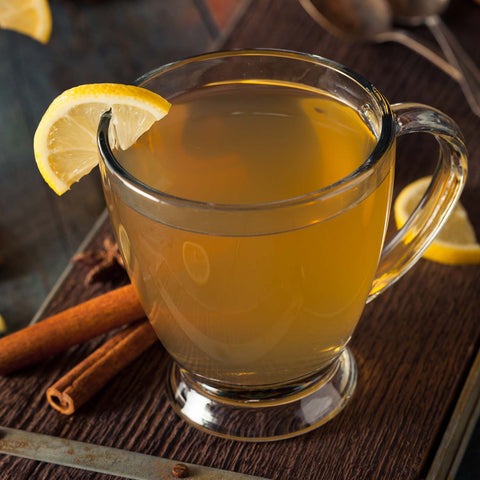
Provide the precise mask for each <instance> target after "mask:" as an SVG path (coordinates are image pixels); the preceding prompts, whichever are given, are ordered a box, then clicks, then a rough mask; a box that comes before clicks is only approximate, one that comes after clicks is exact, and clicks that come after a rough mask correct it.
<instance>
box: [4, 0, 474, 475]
mask: <svg viewBox="0 0 480 480" xmlns="http://www.w3.org/2000/svg"><path fill="white" fill-rule="evenodd" d="M458 8H459V9H460V11H461V12H462V15H457V16H455V17H454V18H455V22H456V23H452V28H454V31H455V33H456V32H457V31H458V32H460V30H462V29H467V27H468V28H470V30H469V31H470V35H466V34H465V32H463V34H462V35H463V36H462V38H463V39H464V41H465V40H466V41H468V43H469V50H470V52H471V54H472V55H473V56H474V58H475V60H476V61H480V52H479V51H478V47H477V46H475V45H473V43H472V39H473V38H475V35H476V30H475V29H473V30H472V28H471V25H472V24H473V23H472V22H473V21H475V22H478V21H479V20H480V17H479V15H480V9H478V7H476V6H474V5H473V4H472V3H467V2H465V3H464V4H461V5H459V7H458ZM472 19H473V20H472ZM267 22H268V24H267ZM269 25H270V28H268V26H269ZM258 45H262V46H267V47H277V48H290V49H296V50H304V51H311V52H315V53H322V54H323V55H325V56H329V57H332V58H335V59H336V60H338V61H340V62H342V63H345V64H347V65H348V66H350V67H352V68H354V69H356V70H358V71H359V72H361V73H363V74H364V75H366V76H367V78H370V79H371V80H373V81H374V83H376V84H378V87H379V88H380V89H381V90H382V91H383V92H384V93H385V94H386V95H387V96H388V97H389V98H390V99H392V101H400V100H419V101H423V102H425V103H432V104H434V105H436V106H438V107H439V108H441V109H443V110H444V111H447V113H450V114H451V115H452V116H453V117H454V118H455V119H456V120H457V122H458V123H459V124H460V126H461V127H462V129H463V131H464V134H465V138H466V141H467V145H468V147H469V149H470V151H471V161H470V165H471V168H470V177H469V180H468V185H467V190H466V193H465V195H464V203H465V204H466V205H467V207H468V208H469V212H470V214H471V218H472V221H473V222H474V224H475V226H476V228H477V229H478V227H479V226H480V211H479V205H480V202H479V195H480V188H479V186H480V168H479V163H478V155H479V151H480V145H479V143H480V138H479V137H478V135H477V133H476V132H477V130H478V125H479V123H478V118H476V117H474V116H473V114H471V113H470V112H469V110H468V107H466V105H465V103H464V100H463V98H462V95H461V92H460V91H459V89H458V86H457V85H456V84H455V83H454V82H453V81H450V80H449V79H448V78H447V77H445V76H443V74H441V73H440V72H438V71H437V70H436V69H435V68H434V67H432V66H430V65H429V64H427V63H426V62H425V61H424V60H423V59H420V58H418V57H417V56H416V55H414V54H412V53H411V52H409V51H407V50H405V49H404V47H401V46H398V45H381V46H379V45H365V46H352V45H349V44H346V43H344V42H343V41H340V40H337V39H335V38H333V37H331V36H330V35H329V34H326V33H325V32H323V31H322V30H321V29H320V28H319V27H318V26H317V25H316V24H315V23H314V22H313V21H312V20H311V19H310V18H309V17H308V16H307V15H306V14H305V12H303V10H302V9H301V7H300V6H299V5H298V4H297V2H296V1H295V0H282V2H275V1H273V0H271V1H268V0H258V1H256V2H254V3H252V5H251V7H250V9H249V11H248V12H247V15H246V16H245V17H244V18H243V20H242V21H241V22H240V23H239V24H238V25H237V27H236V29H235V30H234V32H233V34H232V36H231V39H230V40H229V42H228V44H227V46H229V47H245V46H258ZM393 60H394V61H393ZM412 97H414V98H412ZM402 144H403V145H402V151H401V152H400V153H399V157H402V156H406V157H410V164H409V168H408V169H407V167H405V166H401V165H402V164H403V165H406V162H405V161H404V160H399V168H398V172H397V181H398V183H399V186H398V187H397V189H398V188H400V186H402V185H403V184H405V183H406V182H407V181H408V180H409V179H410V178H413V176H415V175H417V174H420V173H421V172H423V171H426V169H427V167H428V166H429V165H428V164H429V163H431V161H430V160H429V149H430V147H431V145H430V142H428V141H427V142H425V143H424V142H421V141H419V140H415V139H412V140H411V141H408V142H406V141H405V142H402ZM107 234H110V232H109V226H108V224H106V225H105V227H104V230H102V232H101V234H100V235H99V236H97V237H96V238H95V239H94V241H93V243H92V247H93V248H95V247H98V246H99V245H101V239H102V236H103V235H107ZM84 275H85V271H84V270H83V271H82V269H81V267H78V266H77V267H75V268H74V269H73V271H72V273H71V276H70V277H69V278H67V280H66V282H65V285H64V288H62V289H61V290H60V291H59V292H58V295H57V296H56V298H55V299H54V300H53V301H52V303H51V304H50V306H49V309H48V310H47V311H46V314H47V313H53V312H55V311H58V310H60V309H63V308H65V307H66V306H68V305H71V304H73V303H76V302H77V301H79V300H81V299H85V298H88V297H89V296H92V295H95V294H98V293H100V292H101V291H104V290H105V289H106V288H107V289H108V288H111V286H112V285H102V284H99V285H94V286H92V287H91V288H89V289H84V288H83V287H81V282H82V278H83V276H84ZM479 284H480V267H478V266H465V267H446V266H441V265H437V264H434V263H432V262H427V261H421V262H420V263H419V264H418V265H417V266H416V267H415V268H414V269H413V270H412V271H411V272H409V273H408V274H407V275H406V276H405V277H404V279H402V280H401V281H399V282H398V283H397V284H396V285H395V287H394V288H392V289H391V290H390V291H387V292H386V293H385V294H384V295H382V296H381V297H379V298H378V299H377V300H375V302H373V303H372V304H370V305H368V306H367V308H366V310H365V313H364V315H363V317H362V319H361V321H360V324H359V327H358V329H357V330H356V332H355V334H354V337H353V339H352V342H351V347H352V350H353V352H354V355H355V357H356V359H357V363H358V367H359V382H358V387H357V391H356V394H355V396H354V398H353V400H352V402H351V403H350V404H349V405H348V406H347V408H346V409H345V410H344V411H343V412H342V413H341V414H340V415H339V416H337V417H336V418H335V419H334V420H332V421H331V422H330V423H328V424H327V425H325V426H323V427H322V428H320V429H318V430H316V431H314V432H311V433H310V434H308V435H304V436H302V437H298V438H295V439H291V440H287V441H283V442H277V443H269V444H254V443H242V442H234V441H228V440H223V439H219V438H215V437H212V436H209V435H206V434H204V433H201V432H198V431H196V430H195V429H194V428H193V427H190V426H188V425H187V424H186V423H185V422H183V421H181V420H179V419H178V418H177V417H176V416H175V415H174V413H173V411H172V409H171V408H170V407H169V405H168V402H167V401H166V397H165V391H164V381H165V376H166V373H167V370H166V368H167V367H166V366H167V363H168V358H167V356H166V355H165V353H164V352H163V351H162V350H161V349H158V348H152V349H150V350H149V351H148V352H147V353H146V354H145V355H144V356H142V358H140V359H139V360H137V361H136V362H135V363H134V364H132V365H131V366H130V367H128V368H127V369H126V371H125V372H124V374H123V375H122V376H121V377H122V378H117V379H114V380H113V381H112V382H111V383H110V384H109V385H108V386H107V388H105V389H104V390H103V391H102V392H101V393H100V394H99V395H97V396H96V397H95V398H94V399H92V401H90V402H89V403H87V404H86V405H85V406H84V407H83V408H82V409H80V411H79V412H77V413H76V414H75V415H74V416H72V417H64V416H61V414H59V413H57V412H55V411H53V410H51V409H49V408H48V407H47V406H46V400H45V397H44V391H45V389H46V388H47V387H48V386H49V385H50V384H51V383H53V382H54V381H55V380H56V379H57V378H58V377H59V376H60V375H61V374H62V373H63V372H65V371H67V370H68V369H69V368H70V367H71V366H73V365H74V364H76V363H77V362H78V361H79V360H80V359H81V358H83V357H84V356H86V355H87V354H88V352H90V351H91V350H92V349H93V348H95V346H96V345H98V343H99V342H100V341H101V340H100V339H97V340H94V341H92V342H89V343H88V344H86V345H83V346H80V347H77V348H75V349H72V350H71V351H69V352H67V353H66V354H64V355H61V356H58V357H57V358H53V359H51V360H49V361H47V362H45V363H44V364H42V365H39V366H36V367H32V368H30V369H26V370H25V371H23V372H20V373H18V374H15V375H12V376H10V377H8V378H0V418H1V421H2V423H3V424H5V425H6V426H11V427H16V428H24V429H26V430H32V431H38V432H41V433H47V434H52V435H58V436H61V437H66V438H72V439H75V440H83V441H89V442H93V443H99V444H102V445H108V446H115V447H118V448H126V449H129V450H134V451H139V452H142V453H148V454H154V455H162V456H166V457H168V458H175V459H177V460H183V461H188V462H193V463H200V464H203V465H209V466H214V467H218V468H225V469H229V470H234V471H238V472H244V473H248V474H252V475H258V476H264V477H267V478H272V479H292V478H308V479H345V478H355V479H369V480H370V479H385V478H389V479H402V480H403V479H418V478H422V477H424V476H425V475H426V474H427V472H428V468H429V463H430V462H431V460H432V458H433V453H434V452H435V450H436V448H437V447H438V445H439V442H440V439H441V437H442V434H443V432H444V429H445V426H446V422H447V420H448V418H449V416H450V415H451V413H452V410H453V408H454V405H455V402H456V399H457V398H458V395H459V393H460V390H461V387H462V385H463V382H464V381H465V378H466V375H467V372H468V371H469V368H470V366H471V362H472V361H473V358H474V356H475V353H476V351H477V350H478V345H479V340H480V328H479V324H478V318H479V311H480V298H479V295H478V285H479ZM0 469H1V471H2V473H3V474H4V475H5V476H6V478H9V477H13V478H19V479H27V478H32V477H33V478H52V479H55V478H65V477H67V476H70V478H82V479H83V478H89V479H96V478H98V479H100V478H110V477H108V476H104V475H95V474H90V473H89V474H87V473H85V472H79V471H74V470H71V469H64V468H59V467H53V466H48V465H44V464H41V463H37V462H32V461H26V460H18V459H14V458H11V457H0Z"/></svg>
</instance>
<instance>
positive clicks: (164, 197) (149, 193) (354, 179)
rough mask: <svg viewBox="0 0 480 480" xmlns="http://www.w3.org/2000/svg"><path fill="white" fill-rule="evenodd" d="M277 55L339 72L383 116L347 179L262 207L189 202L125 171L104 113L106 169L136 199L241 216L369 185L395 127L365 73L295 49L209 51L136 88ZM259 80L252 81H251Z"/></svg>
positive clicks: (145, 78) (159, 71)
mask: <svg viewBox="0 0 480 480" xmlns="http://www.w3.org/2000/svg"><path fill="white" fill-rule="evenodd" d="M240 56H242V57H247V56H250V57H273V58H279V59H292V60H300V61H304V62H306V63H311V64H312V65H318V66H324V67H326V68H329V69H331V70H333V71H336V72H337V73H340V74H342V75H343V76H344V77H346V78H348V79H349V80H351V81H353V82H354V83H356V84H357V85H358V86H360V87H361V88H362V89H363V91H364V92H365V93H367V95H368V96H369V97H370V98H372V99H374V100H375V102H374V103H375V105H376V106H378V108H377V110H379V111H378V112H376V113H377V114H379V120H380V132H379V135H378V138H376V143H375V147H374V149H373V150H372V152H371V153H370V155H368V156H367V158H366V159H365V160H364V161H363V162H362V164H361V165H360V166H359V167H357V168H356V169H355V170H353V172H351V173H350V174H349V175H347V176H345V177H343V178H342V179H340V180H338V181H336V182H334V183H332V184H330V185H327V186H326V187H323V188H321V189H319V190H315V191H313V192H307V193H304V194H301V195H298V196H295V197H291V198H286V199H280V200H275V201H270V202H260V203H244V204H228V203H214V202H204V201H200V200H194V199H190V198H183V197H180V196H176V195H173V194H170V193H166V192H163V191H161V190H158V189H155V188H153V187H151V186H150V185H148V184H146V183H144V182H142V181H141V180H139V179H138V178H136V177H135V176H134V175H132V174H131V173H130V172H129V171H128V170H127V169H125V168H124V167H123V166H122V164H121V163H120V162H119V161H118V159H117V158H116V156H115V154H114V153H113V151H112V148H111V145H110V142H109V135H108V131H109V125H110V119H111V113H110V112H106V113H104V114H103V115H102V118H101V120H100V123H99V126H98V139H97V140H98V148H99V151H100V154H101V156H102V159H103V161H104V164H105V166H106V167H107V168H108V170H109V171H110V172H111V173H113V174H114V175H115V176H116V177H119V178H120V179H121V182H122V183H123V184H124V185H125V186H126V187H128V188H129V189H131V190H133V191H135V193H136V194H137V195H138V194H140V195H141V196H143V197H145V198H146V199H151V200H154V201H160V202H161V203H163V204H169V205H172V206H176V207H187V208H188V207H190V208H194V209H196V210H210V211H212V210H213V211H219V212H222V211H223V212H229V211H230V212H240V211H257V212H258V211H269V210H277V209H282V208H287V207H292V206H295V205H304V204H307V203H310V202H315V203H317V202H319V201H322V200H323V199H328V200H330V199H332V197H336V196H337V195H341V194H344V193H345V192H346V191H349V190H351V189H354V188H356V187H358V185H360V184H362V183H363V182H365V181H367V180H368V179H369V178H370V177H371V174H372V172H373V171H374V170H375V168H377V167H378V166H379V164H380V163H381V162H382V161H385V159H386V158H387V157H388V156H387V155H385V154H386V152H387V151H388V150H389V148H390V146H391V145H392V143H393V142H394V140H395V124H394V115H393V112H392V110H391V107H390V104H389V102H388V101H387V100H386V98H385V97H384V96H383V95H382V94H381V93H380V92H379V91H378V90H377V89H376V87H375V86H374V85H373V83H371V82H369V81H368V80H367V79H366V78H364V77H363V76H362V75H360V74H358V73H356V72H354V71H353V70H351V69H349V68H348V67H345V66H344V65H342V64H340V63H338V62H335V61H333V60H330V59H327V58H324V57H321V56H319V55H315V54H310V53H302V52H295V51H292V50H281V49H241V50H224V51H218V52H212V53H205V54H201V55H196V56H192V57H188V58H186V59H183V60H179V61H175V62H171V63H167V64H165V65H163V66H160V67H158V68H156V69H153V70H151V71H149V72H147V73H145V74H144V75H142V76H141V77H139V78H137V80H135V81H134V82H133V84H134V85H136V86H139V87H144V88H148V87H146V86H145V84H146V83H147V82H149V81H150V80H152V79H154V78H156V77H158V76H160V75H163V74H165V73H168V72H171V71H174V70H177V69H179V68H182V67H184V66H186V65H190V64H193V63H199V62H205V61H209V60H213V59H228V58H235V57H240ZM251 79H252V80H255V79H254V78H251Z"/></svg>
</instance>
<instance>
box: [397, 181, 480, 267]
mask: <svg viewBox="0 0 480 480" xmlns="http://www.w3.org/2000/svg"><path fill="white" fill-rule="evenodd" d="M430 181H431V178H430V177H424V178H421V179H419V180H416V181H415V182H412V183H410V184H409V185H407V186H406V187H405V188H404V189H403V190H402V191H401V192H400V194H399V195H398V197H397V198H396V200H395V204H394V207H393V210H394V215H395V222H396V224H397V227H398V228H401V227H402V226H403V225H404V224H405V222H406V221H407V220H408V217H409V216H410V214H411V213H412V212H413V210H414V209H415V207H416V206H417V205H418V202H419V201H420V199H421V198H422V196H423V194H424V193H425V191H426V190H427V188H428V185H429V184H430ZM423 257H424V258H427V259H429V260H433V261H434V262H438V263H443V264H446V265H463V264H470V263H480V245H479V244H478V242H477V239H476V236H475V230H474V229H473V226H472V224H471V222H470V220H469V218H468V215H467V212H466V210H465V208H464V207H463V205H462V204H461V203H460V202H457V204H456V205H455V207H454V209H453V210H452V212H451V214H450V216H449V217H448V219H447V221H446V222H445V224H444V225H443V227H442V228H441V230H440V232H439V233H438V234H437V236H436V237H435V240H434V241H433V242H432V243H431V245H430V246H429V247H428V248H427V250H426V251H425V253H424V254H423Z"/></svg>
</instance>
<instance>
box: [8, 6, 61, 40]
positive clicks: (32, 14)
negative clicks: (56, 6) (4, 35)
mask: <svg viewBox="0 0 480 480" xmlns="http://www.w3.org/2000/svg"><path fill="white" fill-rule="evenodd" d="M0 27H1V28H6V29H9V30H15V31H16V32H20V33H23V34H25V35H28V36H30V37H32V38H34V39H35V40H38V41H39V42H42V43H47V42H48V39H49V38H50V33H51V31H52V14H51V13H50V6H49V4H48V1H47V0H0Z"/></svg>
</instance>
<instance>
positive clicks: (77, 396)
mask: <svg viewBox="0 0 480 480" xmlns="http://www.w3.org/2000/svg"><path fill="white" fill-rule="evenodd" d="M156 341H157V336H156V334H155V332H154V330H153V328H152V327H151V326H150V324H149V323H148V322H140V323H138V324H135V325H132V326H130V327H128V328H126V329H125V330H123V331H121V332H120V333H118V334H117V335H115V336H114V337H112V338H111V339H110V340H108V341H107V342H106V343H104V344H103V345H102V346H101V347H100V348H98V349H97V350H95V351H94V352H93V353H92V354H91V355H90V356H88V357H87V358H86V359H85V360H83V361H82V362H81V363H79V364H78V365H77V366H76V367H75V368H73V369H72V370H70V371H69V372H68V373H67V374H66V375H65V376H63V377H62V378H61V379H60V380H58V382H56V383H55V384H54V385H52V386H51V387H50V388H48V390H47V399H48V403H49V404H50V405H51V406H52V407H53V408H55V409H56V410H58V411H59V412H61V413H64V414H66V415H70V414H72V413H74V412H75V410H76V409H77V408H78V407H80V406H81V405H83V404H84V403H85V402H86V401H87V400H89V399H90V398H91V397H92V396H93V395H95V394H96V393H97V392H98V391H99V390H101V389H102V387H103V386H104V385H105V384H106V383H107V382H109V381H110V380H111V379H112V378H113V377H114V376H115V375H117V374H118V373H119V372H120V371H121V370H122V369H123V368H124V367H126V366H127V365H128V364H130V363H131V362H133V361H134V360H135V359H136V358H137V357H139V356H140V355H141V354H142V353H143V352H144V351H145V350H147V348H149V347H150V346H151V345H152V344H153V343H155V342H156Z"/></svg>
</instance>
